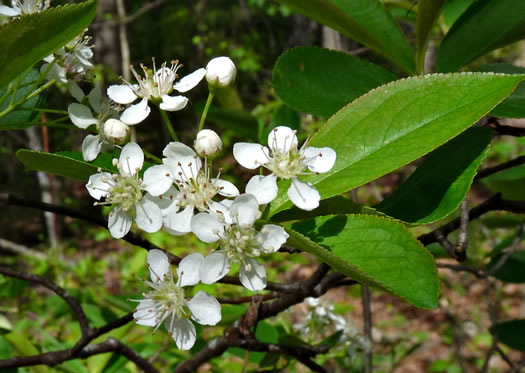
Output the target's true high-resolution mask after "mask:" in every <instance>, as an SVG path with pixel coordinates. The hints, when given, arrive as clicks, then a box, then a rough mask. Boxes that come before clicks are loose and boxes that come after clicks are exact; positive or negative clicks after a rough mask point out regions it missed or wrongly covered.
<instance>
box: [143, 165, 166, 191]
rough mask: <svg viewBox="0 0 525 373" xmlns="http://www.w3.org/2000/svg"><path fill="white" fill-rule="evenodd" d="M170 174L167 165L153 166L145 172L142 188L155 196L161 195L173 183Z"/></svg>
mask: <svg viewBox="0 0 525 373" xmlns="http://www.w3.org/2000/svg"><path fill="white" fill-rule="evenodd" d="M170 176H171V175H170V170H169V168H168V167H167V166H165V165H158V166H152V167H150V168H148V169H147V170H146V171H145V172H144V177H143V178H142V184H141V188H142V189H143V190H145V191H147V192H148V193H149V194H151V195H153V196H158V195H161V194H162V193H165V192H166V191H167V190H168V189H169V188H170V187H171V186H172V185H173V180H172V178H171V177H170Z"/></svg>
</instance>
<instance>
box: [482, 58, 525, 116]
mask: <svg viewBox="0 0 525 373" xmlns="http://www.w3.org/2000/svg"><path fill="white" fill-rule="evenodd" d="M480 71H483V72H489V71H492V72H495V73H503V74H525V68H523V67H519V66H514V65H511V64H510V63H495V64H491V65H485V66H482V67H481V68H480ZM490 114H492V115H494V116H496V117H502V118H525V84H523V83H520V84H519V85H518V86H517V87H516V89H515V90H514V92H512V94H511V95H510V96H509V97H507V98H506V99H505V100H504V101H503V102H502V103H501V104H499V105H498V106H496V107H495V108H494V110H492V111H491V112H490Z"/></svg>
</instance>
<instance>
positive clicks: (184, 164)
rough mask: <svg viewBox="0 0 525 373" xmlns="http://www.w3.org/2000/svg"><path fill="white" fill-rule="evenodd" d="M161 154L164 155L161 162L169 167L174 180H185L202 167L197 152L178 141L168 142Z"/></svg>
mask: <svg viewBox="0 0 525 373" xmlns="http://www.w3.org/2000/svg"><path fill="white" fill-rule="evenodd" d="M162 154H163V155H164V156H165V157H166V158H163V160H162V162H163V163H164V164H165V165H167V166H169V167H170V169H171V172H172V176H173V179H175V180H183V181H187V180H189V179H191V178H193V177H195V176H196V175H197V173H198V172H199V170H200V169H201V167H202V161H201V159H200V158H199V157H198V156H197V153H195V151H194V150H193V149H192V148H190V147H189V146H187V145H184V144H183V143H180V142H170V143H169V144H168V145H166V147H165V148H164V150H163V152H162ZM179 164H180V165H179Z"/></svg>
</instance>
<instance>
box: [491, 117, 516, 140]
mask: <svg viewBox="0 0 525 373" xmlns="http://www.w3.org/2000/svg"><path fill="white" fill-rule="evenodd" d="M487 124H488V126H489V127H490V128H492V129H493V130H494V131H496V132H497V133H498V135H508V136H514V137H523V136H525V128H523V127H513V126H505V125H503V124H501V123H500V121H499V120H498V118H494V117H491V118H489V119H488V122H487Z"/></svg>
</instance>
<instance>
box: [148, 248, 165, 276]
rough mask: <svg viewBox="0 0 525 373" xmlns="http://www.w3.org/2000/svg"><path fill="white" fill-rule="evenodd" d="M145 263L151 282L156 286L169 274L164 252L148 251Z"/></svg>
mask: <svg viewBox="0 0 525 373" xmlns="http://www.w3.org/2000/svg"><path fill="white" fill-rule="evenodd" d="M146 261H147V262H148V268H149V275H150V277H151V281H152V282H153V283H155V284H158V283H160V282H162V281H164V278H165V277H166V275H167V274H168V273H170V261H169V259H168V256H167V255H166V253H165V252H164V251H161V250H157V249H153V250H150V251H148V256H147V259H146Z"/></svg>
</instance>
